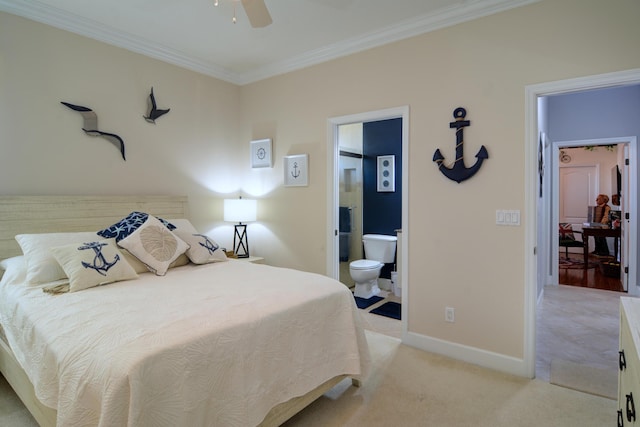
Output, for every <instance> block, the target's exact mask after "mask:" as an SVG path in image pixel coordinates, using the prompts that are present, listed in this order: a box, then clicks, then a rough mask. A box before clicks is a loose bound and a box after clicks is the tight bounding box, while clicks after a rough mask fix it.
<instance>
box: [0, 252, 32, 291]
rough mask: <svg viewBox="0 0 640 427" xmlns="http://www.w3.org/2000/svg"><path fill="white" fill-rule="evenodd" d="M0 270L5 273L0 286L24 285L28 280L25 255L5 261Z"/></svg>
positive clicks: (2, 262) (0, 265) (0, 263)
mask: <svg viewBox="0 0 640 427" xmlns="http://www.w3.org/2000/svg"><path fill="white" fill-rule="evenodd" d="M0 270H2V271H4V274H3V275H2V280H0V286H4V285H15V284H20V283H24V282H25V280H26V278H27V263H26V262H25V259H24V255H18V256H14V257H11V258H6V259H3V260H2V261H0Z"/></svg>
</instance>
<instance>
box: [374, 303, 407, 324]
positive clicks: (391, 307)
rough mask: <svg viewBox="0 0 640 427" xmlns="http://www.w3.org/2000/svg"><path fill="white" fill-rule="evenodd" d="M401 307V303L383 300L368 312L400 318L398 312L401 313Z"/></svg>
mask: <svg viewBox="0 0 640 427" xmlns="http://www.w3.org/2000/svg"><path fill="white" fill-rule="evenodd" d="M401 308H402V305H401V304H399V303H397V302H393V301H389V302H385V303H384V304H382V305H381V306H380V307H378V308H374V309H373V310H371V311H370V312H369V313H373V314H379V315H380V316H385V317H391V318H392V319H398V320H400V314H401V313H402V310H401Z"/></svg>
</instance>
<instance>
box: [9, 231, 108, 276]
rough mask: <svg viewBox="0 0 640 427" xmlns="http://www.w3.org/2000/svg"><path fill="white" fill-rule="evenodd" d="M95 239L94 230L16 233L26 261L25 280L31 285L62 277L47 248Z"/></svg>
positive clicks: (62, 274)
mask: <svg viewBox="0 0 640 427" xmlns="http://www.w3.org/2000/svg"><path fill="white" fill-rule="evenodd" d="M94 240H96V232H95V231H85V232H76V233H42V234H18V235H17V236H16V241H17V242H18V244H19V245H20V248H22V253H23V254H24V256H25V261H26V263H27V278H26V282H27V283H29V284H32V285H38V284H41V283H49V282H53V281H55V280H60V279H64V278H65V277H67V276H66V274H65V273H64V270H62V267H60V264H58V262H57V261H56V260H55V258H54V257H53V254H52V253H51V251H50V250H49V249H50V248H53V247H55V246H62V245H67V244H70V243H77V242H92V241H94Z"/></svg>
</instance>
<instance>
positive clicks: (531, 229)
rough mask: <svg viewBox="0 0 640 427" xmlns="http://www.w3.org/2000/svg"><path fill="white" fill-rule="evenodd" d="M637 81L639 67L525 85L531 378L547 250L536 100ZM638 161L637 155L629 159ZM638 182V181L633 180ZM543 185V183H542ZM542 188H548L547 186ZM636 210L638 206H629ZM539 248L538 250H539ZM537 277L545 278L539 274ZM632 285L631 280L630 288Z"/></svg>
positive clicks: (526, 271)
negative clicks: (539, 214)
mask: <svg viewBox="0 0 640 427" xmlns="http://www.w3.org/2000/svg"><path fill="white" fill-rule="evenodd" d="M632 84H640V69H633V70H626V71H619V72H613V73H607V74H600V75H595V76H587V77H579V78H575V79H568V80H559V81H555V82H547V83H539V84H534V85H529V86H526V87H525V106H524V107H525V138H524V157H525V165H524V166H525V188H524V190H525V200H524V203H525V218H527V219H528V220H527V221H526V225H525V230H524V233H525V236H524V244H525V247H524V249H525V250H524V254H525V255H524V258H525V259H524V283H525V295H524V299H525V301H524V331H523V336H524V340H523V343H524V349H523V350H524V351H523V354H524V359H525V360H524V370H525V371H526V372H525V373H526V375H527V376H529V377H530V378H534V377H535V369H536V366H535V365H536V314H537V313H536V312H537V302H538V297H539V296H540V295H538V292H537V288H538V278H539V277H538V265H537V261H538V260H537V256H538V255H542V263H543V264H545V266H544V267H545V268H544V269H545V270H547V271H548V269H549V264H548V262H549V261H548V257H547V256H544V255H547V251H549V250H550V247H549V245H548V242H545V241H544V240H545V239H542V240H541V241H538V238H537V237H538V235H537V230H538V227H542V230H546V229H549V228H548V227H549V224H548V223H544V221H543V223H542V224H538V221H537V219H536V218H537V212H538V203H541V204H543V203H542V202H541V201H540V200H539V198H538V191H537V188H536V186H537V183H538V179H539V170H538V165H539V157H538V144H539V138H540V133H539V129H538V99H539V98H540V97H544V96H548V95H557V94H562V93H570V92H578V91H584V90H589V89H600V88H607V87H615V86H621V85H632ZM631 160H632V161H634V162H635V161H637V158H631ZM636 182H637V181H636ZM545 184H546V182H545ZM544 190H546V191H548V190H550V187H547V188H545V189H544ZM632 209H634V210H637V206H635V207H632ZM538 248H540V252H539V253H538ZM540 280H544V277H541V278H540ZM631 286H635V284H632V283H630V284H629V287H631Z"/></svg>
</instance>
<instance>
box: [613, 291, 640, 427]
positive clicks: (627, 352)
mask: <svg viewBox="0 0 640 427" xmlns="http://www.w3.org/2000/svg"><path fill="white" fill-rule="evenodd" d="M639 348H640V298H631V297H622V298H620V349H619V354H618V358H619V359H618V362H619V368H620V370H619V371H618V424H617V425H618V426H619V427H628V426H640V420H639V419H638V417H639V414H637V412H636V407H638V408H640V406H638V405H639V404H640V358H638V349H639Z"/></svg>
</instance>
